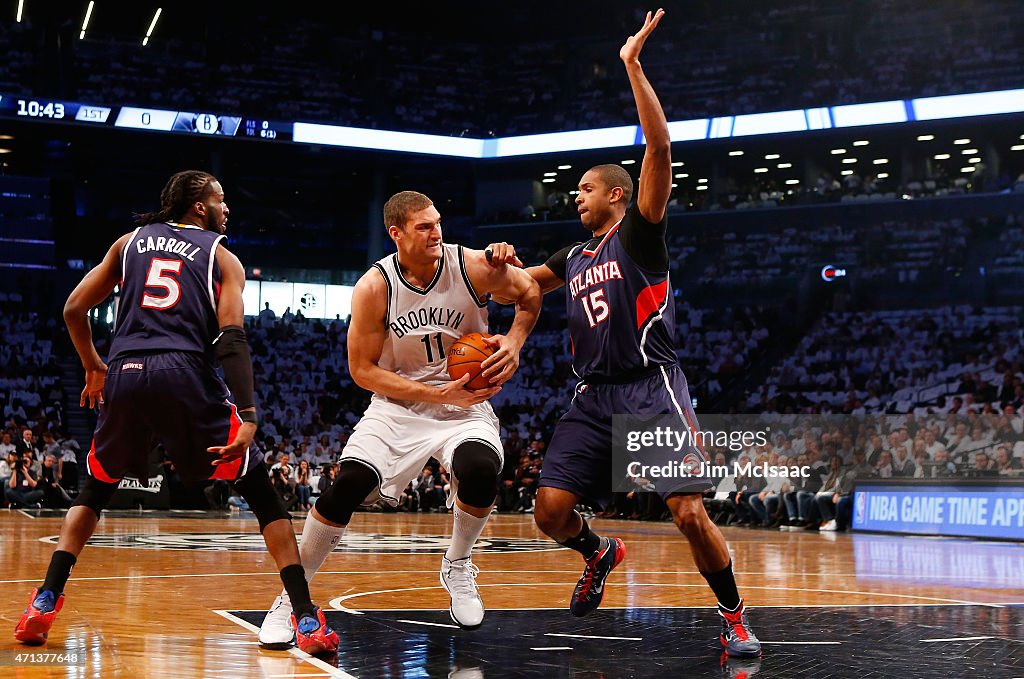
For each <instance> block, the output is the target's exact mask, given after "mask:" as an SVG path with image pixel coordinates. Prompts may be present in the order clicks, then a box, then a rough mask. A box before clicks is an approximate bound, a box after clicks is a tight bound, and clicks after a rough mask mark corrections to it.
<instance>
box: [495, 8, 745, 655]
mask: <svg viewBox="0 0 1024 679" xmlns="http://www.w3.org/2000/svg"><path fill="white" fill-rule="evenodd" d="M662 16H664V11H663V10H661V9H659V10H658V11H657V12H656V13H654V15H653V16H652V15H651V13H650V12H648V14H647V19H646V21H645V22H644V26H643V28H641V29H640V31H639V32H637V34H636V35H633V36H630V37H629V38H628V39H627V40H626V44H625V45H623V46H622V48H621V49H620V50H619V57H620V58H621V59H622V61H623V63H624V64H625V66H626V73H627V74H628V76H629V83H630V86H631V87H632V90H633V96H634V98H635V100H636V105H637V112H638V113H639V115H640V126H641V127H642V129H643V132H644V136H645V138H646V140H647V145H646V149H645V151H644V160H643V165H642V166H641V169H640V185H639V187H638V190H637V196H636V203H635V204H634V205H632V206H631V205H630V198H631V196H632V194H633V181H632V179H631V178H630V176H629V174H628V173H627V172H626V171H625V170H623V169H622V167H620V166H618V165H598V166H597V167H593V168H591V169H590V170H588V171H587V172H586V173H585V174H584V175H583V178H582V179H581V180H580V183H579V195H578V196H577V197H576V206H577V211H578V212H579V215H580V220H581V221H582V222H583V226H584V228H586V229H587V230H589V231H591V232H592V233H593V237H592V238H591V239H590V240H588V241H587V242H585V243H578V244H576V245H571V246H569V247H566V248H563V249H562V250H560V251H558V252H556V253H555V254H554V255H552V256H551V258H550V259H548V261H547V262H545V263H544V264H543V265H541V266H534V267H531V268H529V269H527V272H528V273H530V275H531V276H533V278H534V279H535V280H536V281H537V282H538V283H539V284H540V287H541V289H542V290H543V291H544V292H550V291H552V290H556V289H558V288H561V287H562V286H563V285H567V291H566V292H567V294H566V300H567V303H568V321H569V336H570V338H571V340H572V345H573V368H574V370H575V371H576V373H577V375H579V377H580V379H581V380H582V381H581V383H580V385H579V386H578V387H577V390H576V395H575V397H574V398H573V401H572V405H571V406H570V407H569V410H568V412H566V414H565V415H564V416H563V417H562V418H561V420H559V422H558V424H557V426H556V427H555V432H554V435H553V436H552V439H551V443H550V445H549V446H548V450H547V453H546V454H545V456H544V465H543V467H542V468H541V476H540V483H539V486H540V490H539V491H538V494H537V502H536V506H535V508H534V517H535V520H536V522H537V526H538V527H539V528H540V529H541V530H542V531H544V532H545V533H546V534H547V535H548V536H550V537H551V538H553V539H555V540H556V541H558V542H559V543H561V544H563V545H565V546H566V547H569V548H571V549H574V550H576V551H577V552H579V553H580V554H582V555H583V558H584V560H585V561H586V568H585V569H584V571H583V577H581V578H580V580H579V583H578V584H577V585H576V589H575V591H574V592H573V596H572V600H571V603H570V610H571V611H572V613H573V615H577V616H582V615H586V614H587V613H590V612H591V611H593V610H594V609H596V608H597V607H598V605H599V604H600V603H601V599H602V597H603V595H604V585H605V579H606V578H607V577H608V574H609V573H610V572H611V570H612V569H613V568H615V567H616V566H617V565H618V564H619V563H620V562H621V561H622V559H623V557H624V556H625V548H624V545H623V543H622V541H621V540H620V539H618V538H608V537H601V536H599V535H597V534H596V533H594V532H593V531H592V530H591V529H590V526H589V525H588V524H587V521H586V519H584V518H583V517H582V516H580V514H579V513H578V512H577V511H576V510H575V506H576V505H577V504H578V503H579V502H580V501H581V500H587V501H589V502H590V503H592V504H596V505H599V506H607V504H608V502H610V500H611V495H612V488H613V481H612V474H611V464H612V416H613V415H616V414H643V415H653V414H655V413H665V414H677V415H678V416H679V418H680V420H681V422H682V424H684V426H685V427H687V428H688V429H691V430H694V431H697V419H696V416H695V415H694V412H693V406H692V404H691V402H690V396H689V392H688V388H687V385H686V379H685V378H684V377H683V372H682V370H680V368H679V366H678V364H677V361H676V353H675V336H674V335H675V308H674V303H673V295H672V286H671V283H670V281H669V276H668V271H669V258H668V246H667V244H666V242H665V232H666V228H667V224H668V219H667V216H666V211H667V206H668V199H669V194H670V193H671V191H672V162H671V142H670V139H669V132H668V124H667V122H666V120H665V113H664V111H663V110H662V108H661V103H660V102H659V101H658V97H657V95H656V94H655V93H654V89H653V88H652V87H651V84H650V83H649V82H648V80H647V77H646V76H645V75H644V72H643V69H642V68H641V67H640V61H639V57H640V51H641V50H642V49H643V45H644V42H645V41H646V40H647V38H648V37H649V36H650V34H651V32H652V31H653V30H654V29H655V27H657V25H658V22H659V21H660V20H661V18H662ZM489 249H490V250H491V255H492V257H491V258H492V261H496V262H512V263H518V260H517V259H516V257H515V252H514V249H513V248H511V246H508V245H507V244H504V243H498V244H492V245H491V246H490V247H489ZM691 455H693V456H699V458H703V459H704V460H705V461H706V460H707V456H706V455H705V454H704V452H703V451H701V450H699V449H697V448H694V449H692V450H690V451H687V456H686V457H685V458H684V459H690V456H691ZM710 487H711V483H710V482H709V481H708V480H706V479H702V478H694V479H692V480H690V481H689V483H688V484H686V485H680V486H677V487H676V488H675V489H673V492H671V493H663V497H664V498H665V501H666V503H667V505H668V507H669V508H670V510H671V512H672V517H673V519H674V520H675V523H676V526H678V528H679V530H680V531H681V532H682V533H683V535H685V536H686V538H687V540H688V541H689V543H690V548H691V551H692V553H693V558H694V561H695V562H696V565H697V568H698V569H699V570H700V572H701V575H703V576H704V578H705V579H706V580H707V582H708V584H709V585H710V586H711V589H712V590H713V591H714V593H715V596H716V597H717V598H718V608H719V613H720V614H721V616H722V634H721V641H722V645H723V646H724V647H725V650H726V652H727V653H728V654H729V655H731V656H754V655H758V654H760V652H761V644H760V642H759V641H758V640H757V637H756V636H754V633H753V631H752V630H751V629H750V626H749V624H748V623H747V619H746V614H745V612H744V607H743V600H742V599H741V598H740V596H739V593H738V591H737V588H736V581H735V579H734V577H733V572H732V561H731V559H730V556H729V550H728V547H727V545H726V542H725V538H724V537H723V536H722V533H721V531H719V530H718V527H717V526H716V525H715V524H714V523H713V522H712V521H711V519H710V518H709V517H708V515H707V512H706V511H705V510H704V505H703V502H702V497H701V496H702V493H703V491H705V490H706V489H708V488H710Z"/></svg>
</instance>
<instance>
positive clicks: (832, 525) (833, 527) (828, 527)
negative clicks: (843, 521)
mask: <svg viewBox="0 0 1024 679" xmlns="http://www.w3.org/2000/svg"><path fill="white" fill-rule="evenodd" d="M818 530H826V531H837V530H839V528H838V527H837V526H836V520H835V519H832V520H831V521H829V522H828V523H826V524H825V525H824V526H822V527H821V528H819V529H818Z"/></svg>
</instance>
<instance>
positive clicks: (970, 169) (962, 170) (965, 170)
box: [960, 165, 978, 172]
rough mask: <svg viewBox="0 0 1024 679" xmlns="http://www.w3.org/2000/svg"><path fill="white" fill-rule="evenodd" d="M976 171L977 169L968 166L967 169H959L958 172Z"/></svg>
mask: <svg viewBox="0 0 1024 679" xmlns="http://www.w3.org/2000/svg"><path fill="white" fill-rule="evenodd" d="M977 169H978V168H976V167H974V166H973V165H968V166H967V167H961V168H960V171H961V172H974V171H975V170H977Z"/></svg>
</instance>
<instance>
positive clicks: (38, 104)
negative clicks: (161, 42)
mask: <svg viewBox="0 0 1024 679" xmlns="http://www.w3.org/2000/svg"><path fill="white" fill-rule="evenodd" d="M0 118H20V119H23V120H41V121H56V122H68V123H80V124H82V123H84V124H86V125H95V126H97V127H118V128H127V129H134V130H152V131H154V132H179V133H183V134H201V135H207V136H219V137H238V138H241V139H256V140H268V141H292V123H284V122H275V121H272V120H262V119H259V118H242V117H239V116H229V115H218V114H216V113H208V112H196V111H168V110H164V109H155V108H138V107H134V106H113V107H110V106H94V105H90V104H80V103H77V102H70V101H56V100H52V99H40V98H29V97H12V96H8V95H0Z"/></svg>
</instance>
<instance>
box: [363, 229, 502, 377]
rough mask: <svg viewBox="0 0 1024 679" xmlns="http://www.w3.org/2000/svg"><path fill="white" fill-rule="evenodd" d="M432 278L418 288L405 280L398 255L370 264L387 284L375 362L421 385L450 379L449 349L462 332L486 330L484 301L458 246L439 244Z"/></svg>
mask: <svg viewBox="0 0 1024 679" xmlns="http://www.w3.org/2000/svg"><path fill="white" fill-rule="evenodd" d="M441 247H442V250H443V251H444V257H442V258H441V259H440V260H439V262H438V266H437V273H436V274H435V275H434V279H433V280H432V281H431V282H430V283H429V284H428V285H427V287H425V288H418V287H416V286H415V285H413V284H412V283H410V282H409V281H407V280H406V279H405V277H404V276H403V275H402V270H401V267H400V266H399V265H398V255H397V254H394V255H389V256H387V257H384V258H383V259H381V260H379V261H377V262H376V263H375V264H374V266H375V267H376V268H377V269H378V270H380V272H381V274H382V275H383V276H384V280H385V281H386V282H387V284H388V310H387V317H386V319H385V323H386V325H387V327H388V334H387V338H386V339H385V340H384V350H383V352H382V353H381V357H380V361H379V363H378V365H380V367H381V368H384V369H385V370H389V371H391V372H394V373H397V374H398V375H401V376H402V377H405V378H406V379H410V380H414V381H416V382H423V383H424V384H430V385H435V386H436V385H439V384H443V383H445V382H449V381H450V379H449V377H448V359H447V356H448V349H449V348H450V347H451V345H452V344H453V343H454V342H455V340H457V339H459V338H460V337H462V336H463V335H467V334H469V333H471V332H480V333H486V332H487V301H486V300H483V301H481V300H480V299H479V298H478V297H477V296H476V293H475V292H474V291H473V286H472V284H471V283H470V281H469V276H468V275H467V274H466V266H465V260H464V258H463V252H462V246H461V245H447V244H445V245H442V246H441Z"/></svg>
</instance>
